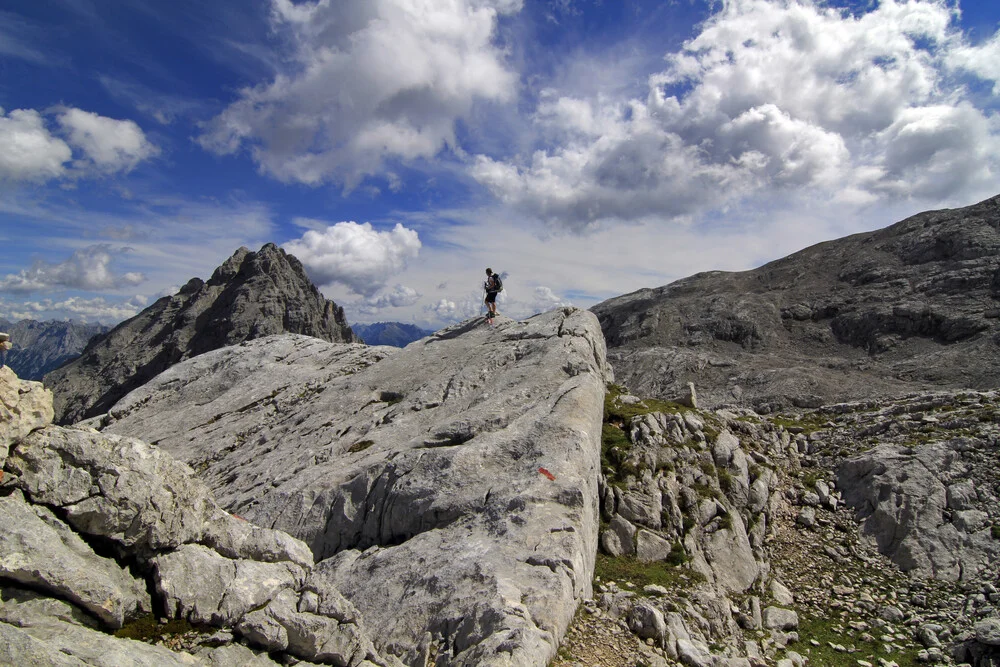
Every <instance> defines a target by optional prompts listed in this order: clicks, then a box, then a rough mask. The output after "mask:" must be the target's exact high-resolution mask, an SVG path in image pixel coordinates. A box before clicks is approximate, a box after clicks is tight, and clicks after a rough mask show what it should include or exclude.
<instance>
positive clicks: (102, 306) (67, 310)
mask: <svg viewBox="0 0 1000 667" xmlns="http://www.w3.org/2000/svg"><path fill="white" fill-rule="evenodd" d="M145 305H146V298H145V297H143V296H139V295H136V296H134V297H132V298H130V299H127V300H125V301H118V302H115V301H108V300H107V299H105V298H103V297H93V298H89V299H88V298H82V297H68V298H66V299H63V300H53V299H43V300H41V301H24V302H20V303H11V302H6V301H0V308H2V310H3V314H4V316H5V317H7V318H8V319H11V320H26V319H35V320H53V319H54V320H68V319H71V320H82V321H84V322H91V321H93V322H101V323H103V324H115V323H118V322H121V321H122V320H125V319H128V318H130V317H133V316H135V315H136V314H137V313H138V312H139V311H140V310H142V308H144V307H145Z"/></svg>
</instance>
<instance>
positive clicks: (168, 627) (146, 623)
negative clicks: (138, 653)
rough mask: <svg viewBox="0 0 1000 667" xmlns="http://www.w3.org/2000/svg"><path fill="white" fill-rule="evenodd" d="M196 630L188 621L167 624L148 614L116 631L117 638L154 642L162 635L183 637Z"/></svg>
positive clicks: (175, 620)
mask: <svg viewBox="0 0 1000 667" xmlns="http://www.w3.org/2000/svg"><path fill="white" fill-rule="evenodd" d="M195 629H196V628H195V627H194V626H193V625H191V624H190V623H188V622H187V621H182V620H178V619H174V620H172V621H167V622H166V623H160V622H159V621H158V620H156V616H154V615H153V614H148V615H146V616H143V617H142V618H137V619H136V620H134V621H130V622H128V623H126V624H125V625H123V626H122V627H121V628H119V629H118V630H115V637H120V638H122V639H135V640H137V641H141V642H152V641H155V640H158V639H160V637H161V636H162V635H181V634H184V633H186V632H191V631H193V630H195Z"/></svg>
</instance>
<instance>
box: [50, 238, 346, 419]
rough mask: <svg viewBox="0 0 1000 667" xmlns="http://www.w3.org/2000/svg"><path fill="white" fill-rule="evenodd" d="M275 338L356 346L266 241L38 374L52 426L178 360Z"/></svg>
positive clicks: (299, 273) (103, 404)
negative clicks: (50, 401)
mask: <svg viewBox="0 0 1000 667" xmlns="http://www.w3.org/2000/svg"><path fill="white" fill-rule="evenodd" d="M282 332H289V333H296V334H305V335H309V336H315V337H317V338H322V339H324V340H328V341H338V342H339V341H344V342H357V341H359V339H358V338H357V337H356V336H355V335H354V333H353V332H352V331H351V329H350V327H349V326H348V325H347V321H346V319H345V317H344V311H343V309H342V308H340V307H339V306H337V305H336V304H335V303H333V302H332V301H328V300H326V299H325V298H323V296H322V295H321V294H320V293H319V290H317V289H316V286H315V285H313V284H312V282H310V280H309V278H308V277H307V276H306V274H305V270H304V269H303V267H302V264H301V263H300V262H299V261H298V260H297V259H296V258H295V257H293V256H291V255H289V254H287V253H285V251H283V250H281V249H280V248H278V247H277V246H275V245H274V244H272V243H269V244H267V245H265V246H264V247H262V248H261V249H260V250H259V251H257V252H251V251H250V250H248V249H246V248H240V249H239V250H237V251H236V253H234V254H233V256H232V257H230V258H229V259H228V260H226V261H225V262H224V263H223V264H222V265H221V266H220V267H219V268H217V269H216V270H215V273H213V274H212V277H211V278H210V279H209V280H208V282H204V281H202V280H200V279H198V278H193V279H191V281H189V282H188V283H187V284H186V285H185V286H184V287H182V288H181V290H180V291H179V292H178V293H177V294H175V295H174V296H171V297H163V298H162V299H159V300H158V301H157V302H156V303H154V304H153V305H151V306H149V307H148V308H146V309H145V310H143V311H142V312H141V313H139V314H138V315H136V316H135V317H133V318H131V319H129V320H126V321H125V322H122V323H121V324H119V325H118V326H116V327H115V328H114V329H112V330H111V331H109V332H108V333H106V334H101V335H99V336H97V337H95V338H94V339H92V340H91V341H90V343H89V344H88V345H87V347H86V349H85V350H84V351H83V353H82V355H81V356H80V357H79V358H77V359H75V360H74V361H72V362H70V363H69V364H67V365H65V366H63V367H61V368H58V369H56V370H54V371H52V372H51V373H49V374H48V375H46V376H45V385H46V386H47V387H49V388H50V389H52V390H53V391H54V392H55V406H54V407H55V414H56V421H57V423H60V424H72V423H75V422H77V421H80V420H82V419H86V418H89V417H93V416H95V415H99V414H101V413H104V412H106V411H107V410H108V408H109V407H111V406H112V405H113V404H114V403H115V402H116V401H118V399H120V398H121V397H123V396H124V395H125V394H127V393H128V392H129V391H131V390H132V389H135V388H136V387H140V386H142V384H143V383H145V382H146V381H148V380H150V379H152V378H153V377H155V376H156V375H157V374H159V373H161V372H162V371H164V370H166V369H167V368H169V367H170V366H172V365H173V364H175V363H177V362H179V361H182V360H184V359H188V358H190V357H194V356H197V355H199V354H203V353H205V352H208V351H210V350H216V349H219V348H221V347H225V346H227V345H235V344H237V343H240V342H242V341H245V340H251V339H254V338H260V337H262V336H268V335H271V334H277V333H282Z"/></svg>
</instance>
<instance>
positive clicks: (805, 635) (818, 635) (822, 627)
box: [789, 616, 918, 667]
mask: <svg viewBox="0 0 1000 667" xmlns="http://www.w3.org/2000/svg"><path fill="white" fill-rule="evenodd" d="M846 625H847V622H846V621H845V620H834V619H831V618H828V617H824V618H810V617H803V616H800V617H799V629H798V632H799V641H798V642H796V643H794V644H792V645H791V646H789V649H790V650H793V651H796V652H798V653H800V654H802V655H804V656H805V657H807V658H809V664H810V665H823V666H824V667H857V665H858V660H867V661H868V662H871V663H874V664H878V658H879V657H883V658H885V659H887V660H894V661H896V663H897V664H898V665H899V666H900V667H917V664H918V663H917V662H916V657H915V655H913V654H906V653H901V652H898V651H895V652H893V653H885V652H883V649H882V642H880V641H878V640H877V639H873V640H872V641H862V640H861V639H860V635H859V636H855V637H851V636H850V635H848V634H846V633H845V634H841V633H839V632H837V628H838V627H840V626H843V627H845V628H846ZM872 634H874V633H872ZM810 640H816V641H817V642H819V646H812V645H811V644H810V643H809V642H810ZM830 644H837V645H840V646H843V647H844V648H848V649H849V648H851V647H852V646H853V647H854V649H856V650H855V652H853V653H847V652H845V651H838V650H837V649H835V648H833V647H832V646H830Z"/></svg>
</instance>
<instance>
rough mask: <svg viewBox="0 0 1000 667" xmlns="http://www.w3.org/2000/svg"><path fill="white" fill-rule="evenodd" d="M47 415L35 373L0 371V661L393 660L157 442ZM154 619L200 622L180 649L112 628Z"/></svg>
mask: <svg viewBox="0 0 1000 667" xmlns="http://www.w3.org/2000/svg"><path fill="white" fill-rule="evenodd" d="M52 414H53V412H52V396H51V394H50V393H49V392H48V391H47V390H46V389H44V387H43V386H42V385H41V384H40V383H35V382H27V381H21V380H19V379H18V378H17V377H16V376H15V375H14V373H13V372H12V371H11V370H10V369H7V368H3V369H0V417H2V421H0V423H2V424H3V431H2V432H0V438H2V439H0V465H2V467H3V476H2V478H0V527H2V530H3V539H2V540H0V600H2V603H0V636H2V639H3V641H0V662H2V663H3V664H17V665H112V664H113V665H259V666H261V667H264V666H265V665H274V664H280V663H275V662H274V661H273V660H271V658H270V657H269V656H268V653H270V654H272V655H274V656H275V657H278V658H280V659H284V658H289V659H293V660H294V661H306V664H309V663H311V662H312V661H315V662H318V663H319V662H322V663H326V664H334V665H351V667H361V666H365V667H374V666H375V665H383V666H391V665H398V664H399V663H398V661H395V660H392V659H386V658H383V657H381V656H379V654H378V652H377V651H376V650H375V649H374V647H373V646H372V644H371V640H370V639H369V638H368V636H367V634H366V632H365V630H364V627H363V626H362V624H361V621H360V618H359V614H358V612H357V611H356V610H355V609H354V608H353V607H352V606H351V605H350V603H348V602H347V601H346V600H345V599H344V598H343V597H342V596H340V595H339V594H338V593H337V591H336V590H334V589H332V588H330V587H328V586H317V584H316V583H314V581H315V576H316V573H315V572H314V566H313V558H312V553H311V552H310V551H309V549H308V547H307V546H306V545H305V544H303V543H302V542H299V541H298V540H295V539H293V538H291V537H290V536H288V535H286V534H284V533H280V532H278V531H273V530H269V529H265V528H260V527H257V526H254V525H252V524H250V523H248V522H247V521H245V520H243V519H241V518H239V517H236V516H233V515H231V514H229V513H227V512H225V511H223V510H222V509H220V508H219V507H218V505H217V504H216V503H215V501H214V499H213V498H212V496H211V494H210V493H209V491H208V489H207V487H205V485H204V484H203V483H202V482H200V481H198V480H197V479H196V478H195V476H194V475H193V474H192V471H191V469H190V468H188V467H187V466H185V465H184V464H182V463H179V462H177V461H175V460H174V459H173V458H172V457H170V456H169V455H168V454H166V453H165V452H163V451H162V450H160V449H159V448H157V447H154V446H151V445H149V444H147V443H145V442H142V441H141V440H137V439H134V438H125V437H120V436H113V435H103V434H100V433H97V432H95V431H93V430H92V429H84V428H64V427H59V426H53V425H51V423H50V422H51V418H52ZM154 613H155V615H156V616H158V617H161V618H163V619H170V618H174V619H182V620H183V621H184V625H186V627H188V628H190V627H191V625H190V624H194V625H196V626H198V627H199V628H201V630H200V631H198V632H194V633H192V634H193V635H194V636H196V637H199V639H198V640H195V641H194V642H192V643H191V645H190V646H189V649H190V652H177V651H173V650H170V649H169V648H167V647H166V646H165V645H164V643H163V642H160V643H157V644H155V645H151V644H148V643H145V642H140V641H135V640H132V639H128V638H124V637H122V636H115V635H113V634H111V633H112V632H114V631H116V630H117V631H119V633H118V634H121V633H122V631H127V630H129V628H130V627H133V626H134V625H135V624H136V622H137V621H141V620H143V619H147V618H151V617H152V616H151V615H152V614H154ZM154 627H155V623H154ZM236 637H239V638H242V642H243V643H234V641H233V640H234V638H236ZM251 647H252V648H251Z"/></svg>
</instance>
